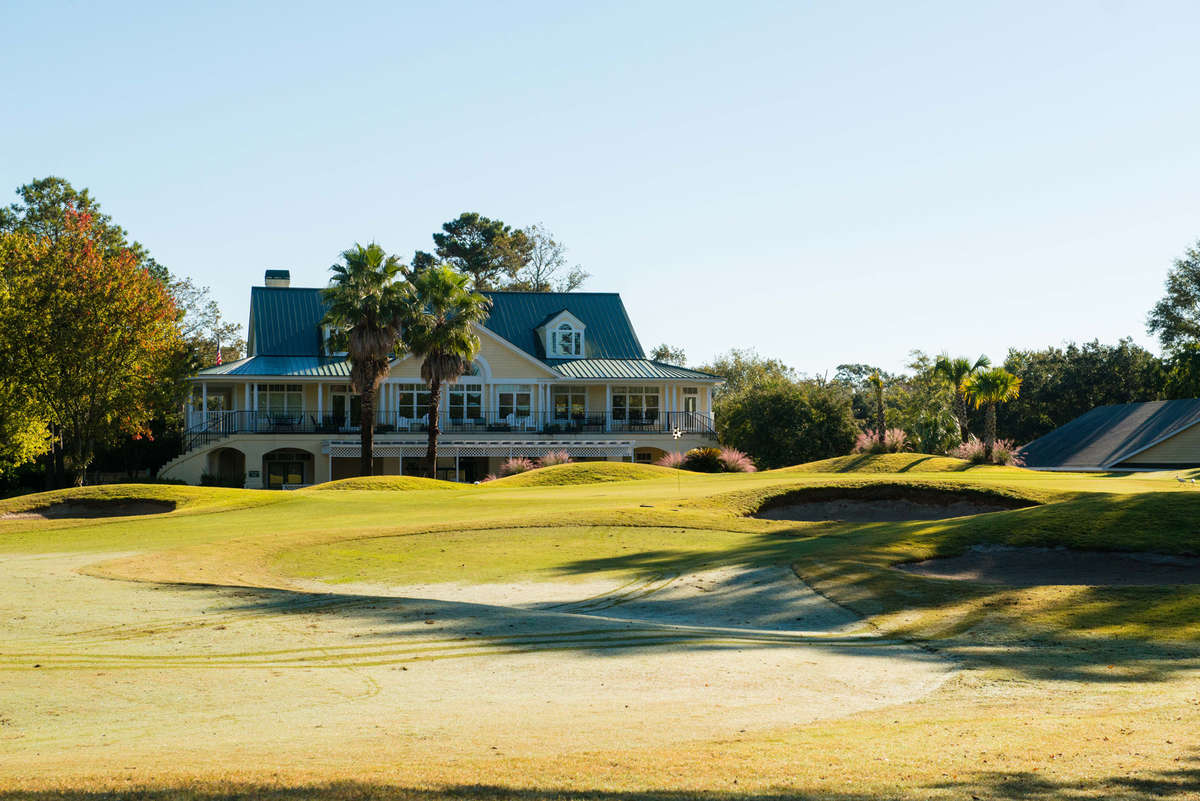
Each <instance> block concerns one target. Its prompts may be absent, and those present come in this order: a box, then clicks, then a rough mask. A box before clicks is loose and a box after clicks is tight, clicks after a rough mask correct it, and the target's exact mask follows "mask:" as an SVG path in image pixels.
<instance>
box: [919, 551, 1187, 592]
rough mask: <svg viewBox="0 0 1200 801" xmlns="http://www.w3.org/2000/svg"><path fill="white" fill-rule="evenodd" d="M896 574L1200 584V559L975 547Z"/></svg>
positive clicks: (1015, 582) (1025, 581)
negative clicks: (960, 553) (957, 554)
mask: <svg viewBox="0 0 1200 801" xmlns="http://www.w3.org/2000/svg"><path fill="white" fill-rule="evenodd" d="M896 569H897V570H903V571H904V572H906V573H913V574H915V575H918V576H927V577H929V578H941V579H953V580H956V581H978V582H981V583H984V584H1007V585H1010V586H1014V587H1033V586H1041V585H1052V584H1060V585H1062V584H1065V585H1083V586H1107V587H1135V586H1153V585H1169V584H1200V559H1196V558H1192V557H1182V556H1166V555H1163V554H1154V553H1104V552H1099V551H1070V550H1067V549H1065V548H1008V547H1000V546H977V547H974V548H971V549H970V550H968V551H967V552H966V553H964V554H962V555H961V556H951V557H945V558H941V559H927V560H925V561H923V562H912V563H910V564H905V565H896Z"/></svg>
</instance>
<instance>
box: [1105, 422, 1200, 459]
mask: <svg viewBox="0 0 1200 801" xmlns="http://www.w3.org/2000/svg"><path fill="white" fill-rule="evenodd" d="M1122 464H1189V465H1191V464H1200V425H1195V426H1192V427H1191V428H1188V429H1185V430H1183V431H1181V432H1179V433H1178V434H1176V435H1175V436H1173V437H1171V438H1170V439H1166V440H1163V441H1162V442H1160V443H1158V444H1157V445H1155V446H1154V447H1152V448H1147V449H1146V450H1144V451H1142V452H1141V453H1139V454H1136V455H1134V456H1133V457H1131V458H1130V459H1128V460H1126V462H1123V463H1122Z"/></svg>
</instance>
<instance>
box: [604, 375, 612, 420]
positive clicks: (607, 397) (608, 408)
mask: <svg viewBox="0 0 1200 801" xmlns="http://www.w3.org/2000/svg"><path fill="white" fill-rule="evenodd" d="M604 430H605V431H612V384H605V385H604Z"/></svg>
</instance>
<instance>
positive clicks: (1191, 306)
mask: <svg viewBox="0 0 1200 801" xmlns="http://www.w3.org/2000/svg"><path fill="white" fill-rule="evenodd" d="M1146 329H1147V330H1148V331H1149V332H1150V333H1151V334H1156V335H1157V336H1158V341H1159V342H1160V343H1162V346H1163V349H1164V350H1166V351H1173V350H1175V349H1177V348H1179V347H1182V346H1183V345H1186V344H1189V343H1197V342H1200V242H1197V243H1196V244H1195V245H1193V246H1192V247H1190V248H1188V249H1187V250H1186V251H1185V252H1184V254H1183V257H1182V258H1179V259H1176V260H1175V264H1174V266H1173V267H1172V268H1171V269H1170V270H1168V271H1167V280H1166V294H1165V295H1164V296H1163V298H1162V300H1160V301H1159V302H1158V303H1156V304H1154V308H1153V309H1151V310H1150V314H1149V316H1148V317H1147V318H1146Z"/></svg>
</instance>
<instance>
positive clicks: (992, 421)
mask: <svg viewBox="0 0 1200 801" xmlns="http://www.w3.org/2000/svg"><path fill="white" fill-rule="evenodd" d="M995 446H996V404H994V403H989V404H988V407H987V438H986V440H985V441H984V443H983V455H984V456H985V457H986V458H987V461H988V464H991V463H992V450H993V448H995Z"/></svg>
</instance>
